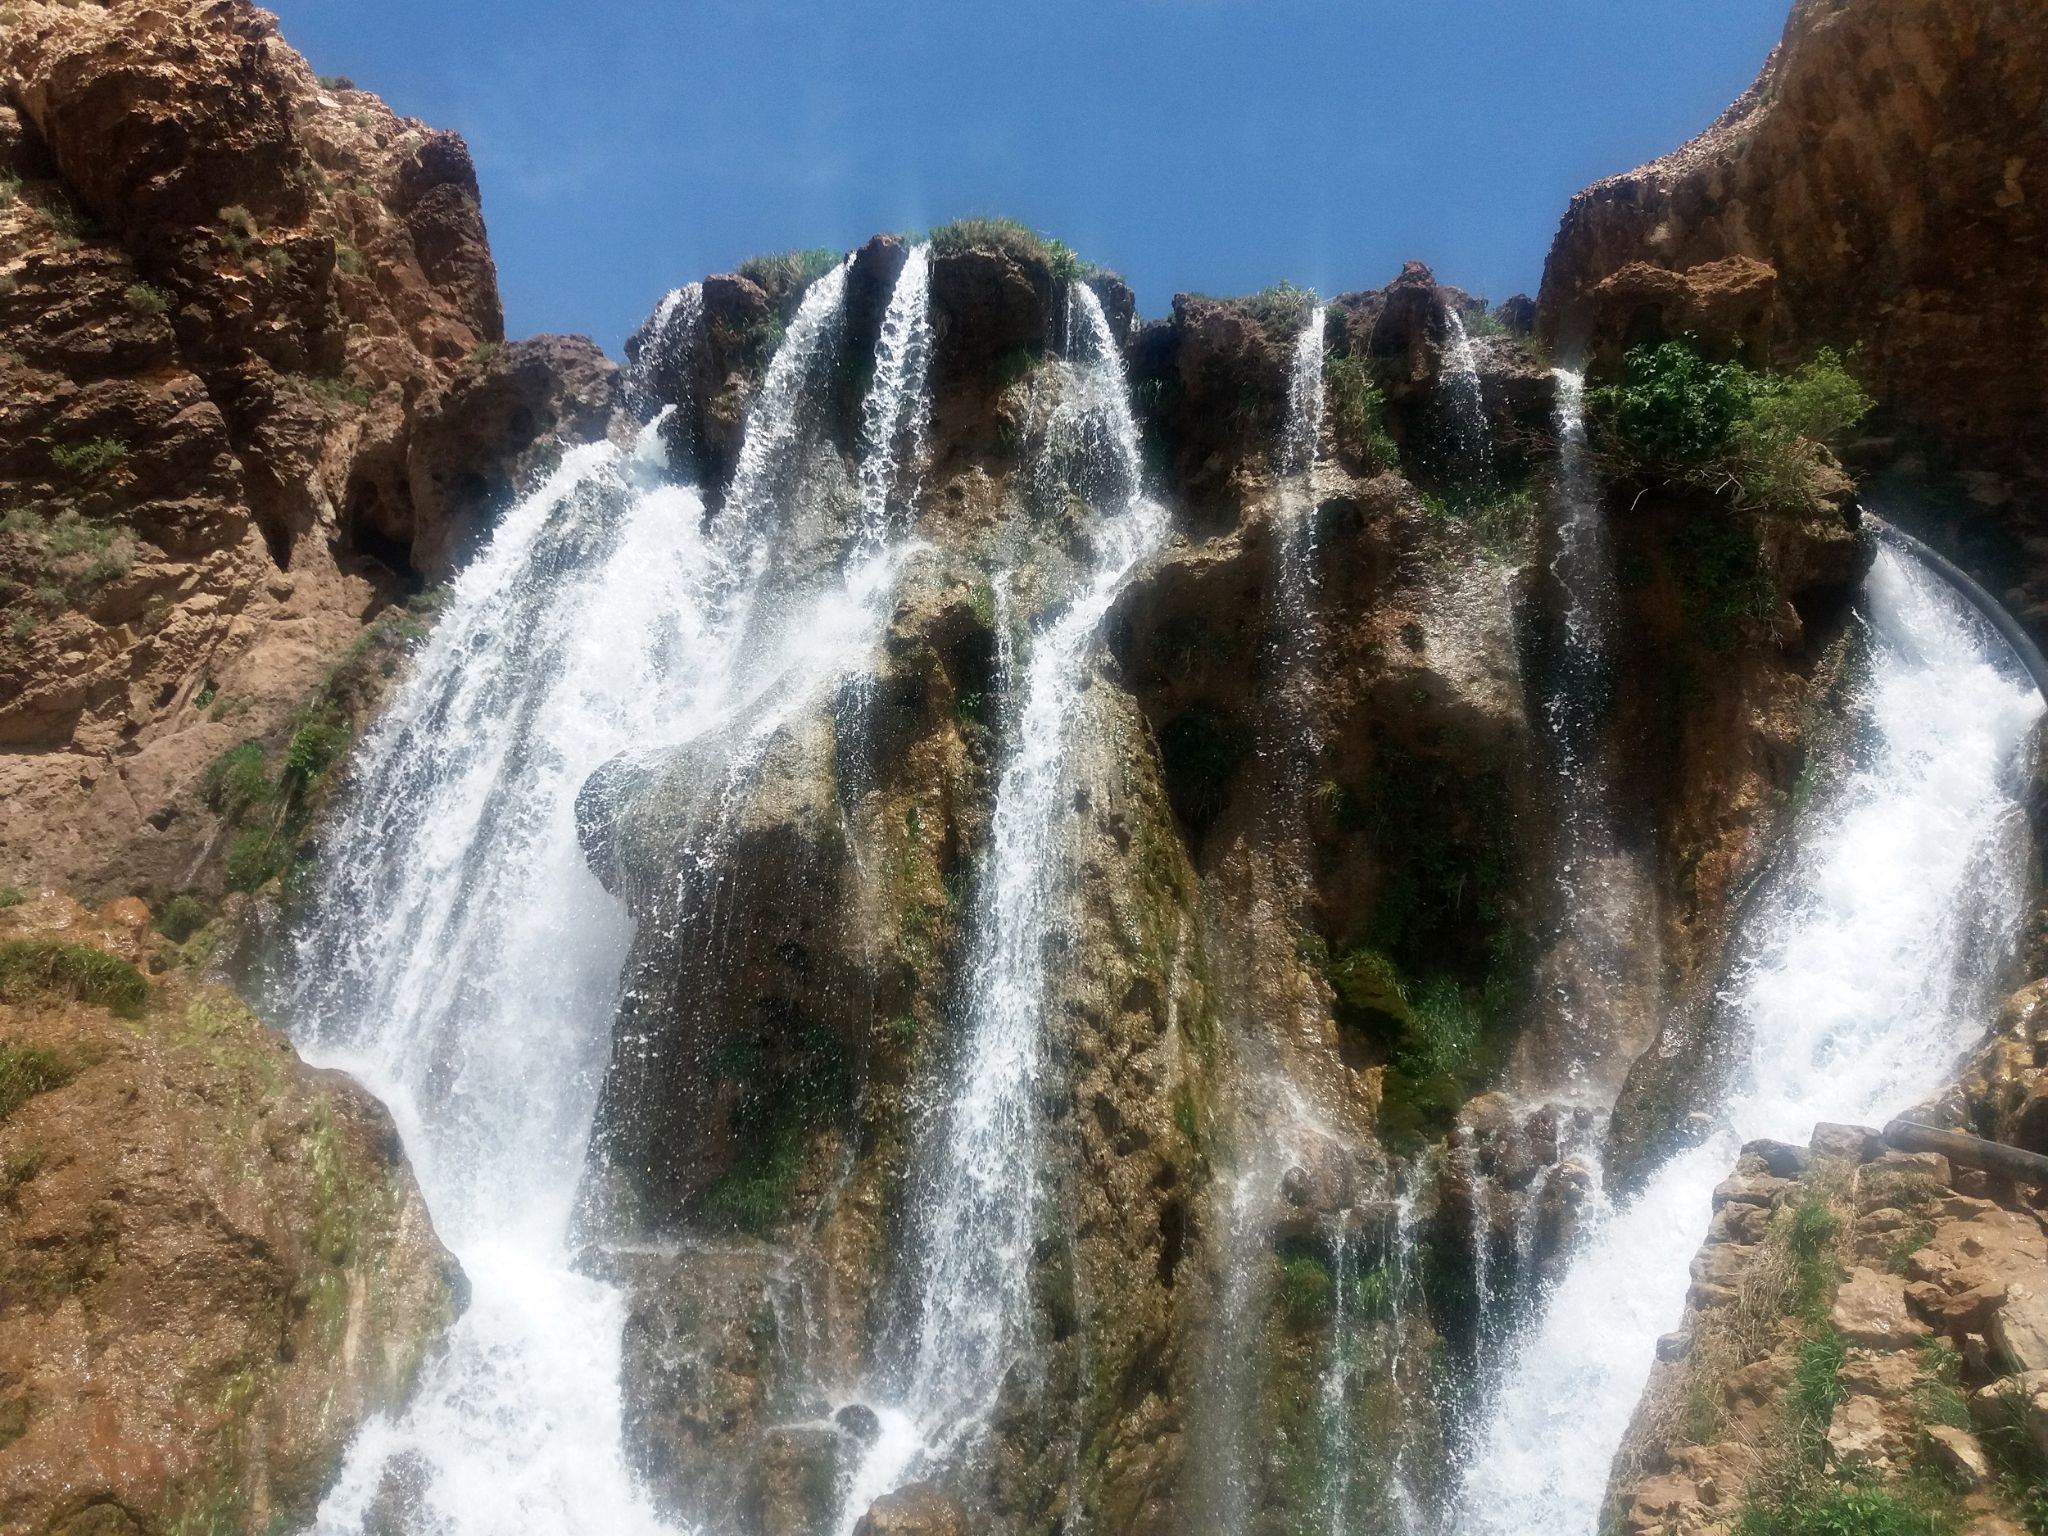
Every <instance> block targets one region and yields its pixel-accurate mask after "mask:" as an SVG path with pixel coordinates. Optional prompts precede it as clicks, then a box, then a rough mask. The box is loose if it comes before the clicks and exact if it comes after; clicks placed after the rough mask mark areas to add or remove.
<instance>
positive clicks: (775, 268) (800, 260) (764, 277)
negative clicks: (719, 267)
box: [739, 245, 846, 298]
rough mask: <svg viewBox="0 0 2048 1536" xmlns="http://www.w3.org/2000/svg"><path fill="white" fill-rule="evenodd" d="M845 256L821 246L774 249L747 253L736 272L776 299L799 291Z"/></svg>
mask: <svg viewBox="0 0 2048 1536" xmlns="http://www.w3.org/2000/svg"><path fill="white" fill-rule="evenodd" d="M845 259H846V255H845V253H844V252H843V251H835V250H832V249H830V248H829V247H827V246H822V245H820V246H813V247H812V248H810V249H809V250H802V251H777V252H775V253H773V254H772V255H767V256H749V257H748V258H747V259H746V260H745V261H743V262H741V263H740V272H739V275H740V276H741V277H744V278H745V279H746V280H747V281H748V282H750V283H753V284H754V285H755V286H756V287H759V288H762V289H765V290H766V291H767V292H768V293H769V295H770V296H772V297H777V298H779V297H781V296H783V295H785V294H787V293H791V292H801V291H802V290H803V289H805V288H807V287H809V286H810V285H811V284H812V283H813V282H815V281H817V280H818V279H819V278H821V277H823V276H824V275H825V274H826V273H827V272H830V271H831V270H832V269H833V268H834V267H836V266H838V265H839V263H840V262H842V261H844V260H845Z"/></svg>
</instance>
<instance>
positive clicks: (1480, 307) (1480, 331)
mask: <svg viewBox="0 0 2048 1536" xmlns="http://www.w3.org/2000/svg"><path fill="white" fill-rule="evenodd" d="M1459 318H1460V319H1462V320H1463V321H1464V322H1465V334H1466V335H1467V336H1505V335H1507V333H1508V327H1507V322H1506V321H1504V320H1502V319H1501V317H1500V316H1499V315H1496V314H1495V313H1494V312H1493V306H1492V305H1490V304H1488V303H1487V302H1486V300H1484V299H1481V300H1479V302H1478V303H1477V304H1476V305H1475V306H1474V307H1473V308H1471V309H1469V310H1465V311H1462V312H1461V313H1460V315H1459Z"/></svg>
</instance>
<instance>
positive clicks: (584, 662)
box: [284, 267, 891, 1536]
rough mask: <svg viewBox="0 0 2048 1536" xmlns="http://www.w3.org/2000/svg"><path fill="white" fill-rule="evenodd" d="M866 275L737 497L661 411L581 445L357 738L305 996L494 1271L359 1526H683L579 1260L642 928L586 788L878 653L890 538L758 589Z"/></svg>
mask: <svg viewBox="0 0 2048 1536" xmlns="http://www.w3.org/2000/svg"><path fill="white" fill-rule="evenodd" d="M844 287H845V269H844V268H843V267H842V268H840V269H838V270H837V271H836V272H834V273H830V274H827V275H826V276H825V277H823V278H820V279H819V280H818V281H817V282H816V283H814V284H813V285H812V287H811V288H810V290H809V291H807V293H806V294H805V297H804V299H803V301H802V303H801V305H800V306H799V308H798V311H797V314H796V316H795V317H794V319H793V321H792V323H791V325H790V328H789V332H788V334H787V336H786V338H785V340H784V342H783V345H782V347H781V348H780V349H779V351H778V352H777V354H776V356H775V358H774V359H773V361H772V362H771V364H770V367H769V369H768V373H767V376H766V378H765V380H764V382H763V387H762V390H761V394H760V397H759V400H758V402H757V405H756V408H755V410H754V412H753V413H752V415H750V418H749V421H748V427H747V433H746V440H745V445H744V446H743V449H742V453H741V464H740V472H739V474H738V475H737V476H736V478H735V483H734V486H733V490H732V492H731V493H730V494H729V495H728V497H727V499H726V503H725V506H724V508H723V509H722V510H721V512H720V513H719V515H718V516H717V517H716V518H715V519H712V520H710V521H709V522H708V523H707V520H706V518H705V515H704V505H703V501H702V499H701V497H700V496H699V495H698V493H697V491H696V490H695V489H693V488H691V487H689V486H685V485H678V484H674V483H670V482H669V481H668V479H667V478H666V477H665V475H664V474H663V473H662V472H661V467H660V465H659V458H660V454H659V449H658V447H657V444H658V442H659V430H660V428H661V426H662V424H663V423H662V421H661V419H659V418H657V419H656V420H655V421H654V422H653V423H651V424H650V425H649V426H648V427H647V428H646V429H645V430H644V431H643V432H642V434H641V437H640V441H639V445H638V447H637V448H636V450H635V452H634V453H633V454H631V455H630V456H629V455H623V454H621V453H620V452H619V451H618V450H617V449H615V448H613V447H611V446H609V445H605V444H596V445H591V446H588V447H583V448H578V449H574V450H572V451H571V452H570V453H568V454H567V455H565V456H564V459H563V461H562V464H561V465H560V467H559V468H558V469H557V470H556V472H555V473H554V474H553V476H551V477H550V479H549V480H548V481H547V483H546V484H545V485H543V486H542V487H540V488H539V489H538V490H536V491H535V492H533V493H532V494H531V495H529V496H528V497H527V498H526V499H525V500H523V501H522V502H520V503H519V504H518V505H517V506H515V507H514V508H513V509H512V510H511V511H509V512H508V513H507V514H506V515H505V517H504V518H503V520H502V521H501V522H500V524H499V525H498V527H497V529H496V530H495V531H494V533H493V535H492V537H491V540H490V542H489V544H488V546H487V547H486V548H485V549H484V551H483V552H482V553H481V554H480V556H479V557H478V559H477V560H476V561H475V562H474V563H473V564H472V565H471V566H470V567H469V568H468V569H466V570H465V571H464V572H463V573H462V574H461V576H460V577H458V578H457V580H456V582H455V584H454V587H453V591H452V595H451V600H450V603H449V606H448V609H447V611H446V613H445V615H444V616H443V618H442V619H441V621H440V623H439V624H438V625H437V626H436V628H435V630H434V632H433V635H432V637H431V638H430V639H429V641H428V642H427V644H426V646H425V647H424V649H423V650H422V652H421V653H420V655H419V656H418V657H417V658H416V661H415V664H414V666H413V669H412V672H411V674H410V676H409V677H408V678H407V680H406V682H405V683H404V684H403V686H402V687H401V688H400V689H399V691H398V694H397V696H396V697H395V698H394V700H393V701H392V703H391V705H390V706H389V708H388V709H387V710H386V712H385V714H384V715H383V716H382V718H381V719H380V720H379V722H378V723H377V725H376V726H375V728H374V729H373V730H372V731H371V733H370V734H369V736H368V737H367V738H366V740H365V741H364V743H363V744H362V746H361V747H360V748H359V749H358V751H357V753H356V755H355V758H354V759H353V763H352V774H351V789H350V793H349V798H348V800H347V802H346V805H345V808H344V812H343V814H342V815H341V817H340V818H339V819H338V821H337V823H336V824H335V826H334V828H333V830H332V832H331V833H330V834H329V836H328V840H327V846H328V848H329V849H330V854H329V857H328V858H327V860H326V861H325V863H324V865H323V875H322V880H321V884H320V887H319V889H318V891H317V893H316V895H315V897H314V899H313V901H312V903H311V905H310V916H309V917H308V919H307V921H306V922H305V923H304V924H302V925H301V927H300V929H299V931H298V932H297V934H296V936H295V948H294V960H295V964H294V975H293V979H292V981H291V984H290V987H289V989H288V992H287V995H286V997H285V999H284V1001H285V1012H286V1015H287V1016H288V1017H289V1018H290V1019H291V1021H292V1023H293V1026H294V1032H295V1034H296V1036H297V1038H298V1039H299V1041H300V1042H301V1044H302V1045H303V1047H304V1048H305V1050H306V1053H307V1055H308V1056H309V1057H311V1058H312V1059H315V1060H319V1061H322V1062H324V1063H327V1064H331V1065H335V1066H340V1067H343V1068H345V1069H347V1070H349V1071H351V1072H352V1073H354V1074H355V1075H356V1076H357V1077H359V1078H360V1079H361V1080H362V1081H364V1082H365V1083H366V1084H367V1085H368V1086H369V1087H371V1088H372V1089H373V1090H374V1091H376V1092H377V1093H378V1094H379V1095H380V1096H381V1097H383V1098H384V1100H385V1101H386V1102H387V1103H388V1104H389V1105H390V1106H391V1108H392V1111H393V1114H394V1117H395V1118H396V1120H397V1122H398V1125H399V1127H400V1130H401V1133H402V1135H403V1137H404V1140H405V1143H406V1147H407V1150H408V1152H409V1154H410V1156H411V1159H412V1162H413V1165H414V1169H415V1172H416V1174H417V1176H418V1178H419V1182H420V1186H421V1189H422V1191H423V1193H424V1195H425V1197H426V1200H427V1204H428V1208H429V1210H430V1211H431V1213H432V1215H433V1218H434V1221H435V1225H436V1228H437V1230H438V1231H439V1233H440V1235H441V1237H442V1238H443V1240H444V1241H445V1242H447V1244H448V1245H449V1246H450V1247H451V1248H452V1249H453V1250H454V1251H455V1253H456V1255H457V1257H458V1258H459V1259H460V1260H461V1262H462V1265H463V1268H464V1271H465V1272H466V1274H467V1276H468V1278H469V1282H470V1285H471V1300H470V1304H469V1306H468V1309H467V1311H466V1312H465V1313H464V1314H463V1316H462V1317H461V1318H460V1319H459V1320H458V1321H457V1323H456V1324H455V1325H454V1327H453V1328H452V1329H451V1330H450V1332H449V1334H448V1336H447V1338H446V1339H445V1341H444V1343H443V1344H442V1346H441V1347H440V1348H439V1349H438V1350H437V1352H436V1353H435V1354H434V1355H433V1356H432V1357H430V1359H429V1361H428V1362H427V1364H426V1366H425V1368H424V1370H423V1374H422V1379H421V1382H420V1385H419V1388H418V1390H417V1392H416V1394H415V1396H414V1398H413V1401H412V1403H411V1404H410V1406H409V1407H408V1408H407V1409H406V1411H405V1413H404V1414H403V1415H402V1416H401V1417H399V1418H397V1419H386V1418H379V1419H374V1420H372V1421H371V1422H370V1423H368V1424H367V1425H366V1426H365V1427H364V1429H363V1430H362V1432H361V1433H360V1434H359V1435H358V1437H357V1439H356V1441H355V1442H354V1444H353V1445H352V1446H351V1448H350V1451H349V1454H348V1456H347V1459H346V1462H345V1464H344V1466H343V1469H342V1471H341V1474H340V1477H339V1479H338V1481H337V1483H336V1485H335V1487H334V1488H333V1490H332V1491H331V1493H330V1495H329V1497H328V1498H327V1500H326V1502H325V1503H324V1504H323V1506H322V1508H321V1511H320V1515H319V1520H318V1529H319V1530H320V1531H321V1532H322V1533H333V1536H344V1533H355V1532H360V1531H363V1530H365V1529H366V1528H367V1524H368V1522H369V1521H370V1520H371V1518H372V1511H373V1506H374V1505H375V1503H376V1502H377V1500H378V1498H379V1495H380V1490H382V1489H383V1487H384V1485H385V1483H386V1480H387V1476H388V1475H393V1474H395V1475H396V1476H397V1477H398V1478H399V1480H400V1481H401V1483H406V1484H410V1485H411V1486H412V1488H413V1489H414V1490H415V1496H416V1498H417V1500H418V1503H419V1515H420V1519H421V1521H422V1522H423V1523H422V1527H421V1528H422V1529H424V1530H427V1531H431V1532H433V1533H435V1536H501V1533H508V1532H512V1531H526V1530H536V1529H537V1530H547V1531H552V1532H566V1533H589V1536H614V1533H636V1532H637V1533H648V1536H651V1533H655V1532H659V1531H663V1530H666V1529H668V1527H666V1526H664V1525H663V1524H662V1522H661V1521H659V1520H658V1519H657V1517H656V1516H655V1514H654V1512H653V1510H652V1509H651V1508H650V1507H649V1505H648V1504H647V1502H646V1501H645V1499H644V1498H643V1497H642V1496H641V1495H640V1494H639V1492H638V1491H637V1489H636V1487H635V1485H634V1481H633V1478H632V1476H631V1474H630V1472H629V1470H628V1468H627V1466H626V1464H625V1459H624V1456H623V1454H622V1450H621V1443H620V1429H621V1404H620V1400H619V1366H620V1348H621V1346H620V1330H621V1325H622V1321H623V1302H622V1298H621V1297H620V1295H619V1293H618V1292H617V1291H616V1290H615V1289H614V1288H613V1287H612V1286H610V1285H608V1284H605V1283H603V1282H600V1281H598V1280H596V1279H594V1278H591V1277H589V1276H587V1275H584V1274H580V1273H578V1272H577V1270H576V1269H575V1267H574V1265H573V1252H572V1245H571V1235H570V1233H571V1220H572V1210H573V1206H574V1202H575V1199H576V1195H577V1190H578V1184H579V1181H580V1179H581V1177H582V1174H583V1166H584V1156H585V1151H586V1148H587V1145H588V1142H589V1138H590V1132H591V1121H592V1116H593V1113H594V1110H595V1105H596V1099H597V1091H598V1085H599V1081H600V1078H601V1077H602V1074H603V1071H604V1067H605V1063H606V1060H607V1057H608V1055H609V1051H610V1031H611V1024H612V1019H613V1014H614V1008H615V1002H616V996H617V991H618V985H619V970H620V966H621V963H622V961H623V959H624V956H625V953H626V949H627V945H628V943H629V941H630V939H631V936H632V935H631V924H630V921H629V920H628V918H627V916H626V914H625V913H624V911H623V910H622V908H621V907H620V906H619V904H618V903H617V902H616V901H615V900H614V899H613V898H612V897H611V896H610V895H608V894H607V893H606V892H605V891H604V889H603V888H602V887H601V886H600V885H599V884H598V883H597V881H596V879H595V878H594V877H593V876H592V875H591V874H590V872H589V870H588V869H587V867H586V866H585V863H584V859H583V853H582V850H581V846H580V843H579V839H578V836H577V829H576V819H575V801H576V796H577V792H578V790H579V789H580V788H581V786H582V785H583V784H584V782H585V780H586V779H588V778H589V776H590V775H591V774H592V772H593V771H595V770H596V769H597V768H599V767H600V766H601V765H603V764H604V763H606V762H607V761H609V760H610V759H612V758H613V757H615V756H617V755H619V754H622V753H627V752H634V753H639V754H645V755H648V756H650V757H651V756H652V755H653V754H656V753H658V752H660V751H661V750H662V749H664V748H667V747H672V746H675V745H678V744H681V743H683V742H686V741H689V740H692V739H695V738H697V737H699V736H702V735H704V734H705V733H707V732H710V731H714V730H718V729H722V728H723V727H724V726H725V725H727V724H728V723H730V722H733V721H735V720H738V721H740V722H742V723H743V724H744V726H745V727H746V729H745V732H744V736H745V738H746V739H748V740H758V739H760V738H762V737H763V736H765V735H766V734H767V733H768V732H769V731H770V730H772V728H773V725H774V722H775V721H777V720H779V719H782V718H785V717H787V715H788V714H789V713H790V712H791V711H792V710H793V709H794V708H795V707H796V706H797V705H798V704H799V703H800V702H801V701H803V700H804V699H806V698H810V697H814V696H815V694H816V691H817V690H818V689H820V688H822V687H824V686H825V685H826V684H827V683H829V681H830V680H831V679H832V678H834V677H836V676H838V675H841V674H843V673H844V672H845V671H846V670H848V669H849V668H852V667H856V666H859V665H860V664H861V663H862V661H863V659H864V658H865V657H866V656H867V655H869V654H870V653H871V650H872V646H873V644H874V641H875V638H876V636H877V634H878V633H879V629H880V624H881V620H882V617H883V611H884V608H885V604H884V603H883V602H882V601H881V599H882V598H883V596H885V594H886V592H887V590H888V582H887V575H888V572H889V570H890V569H891V562H890V560H889V559H888V558H887V557H886V556H884V557H877V558H873V559H868V560H864V561H858V562H855V563H853V564H852V565H851V566H850V567H849V569H848V570H847V572H846V573H845V576H844V579H843V581H841V582H838V583H830V582H828V583H827V584H826V586H825V587H824V588H823V589H822V590H821V589H819V588H817V587H816V586H815V584H814V585H813V586H811V587H809V588H805V589H797V590H792V591H789V592H776V591H764V590H763V588H764V576H765V575H766V574H767V572H768V571H769V568H770V560H769V551H770V550H771V549H772V548H773V547H774V546H775V545H776V544H777V542H778V539H779V538H780V536H781V530H782V528H783V526H784V524H785V523H786V522H787V520H788V518H789V517H790V516H791V515H793V514H792V513H791V512H790V511H789V508H788V506H787V504H786V498H785V497H783V496H782V495H780V494H779V493H778V487H779V486H780V485H781V484H782V482H783V481H784V479H785V478H786V477H785V474H784V471H785V470H786V469H787V467H788V466H787V464H786V463H785V462H784V461H786V460H787V459H788V458H789V457H790V456H791V455H792V453H793V450H794V449H795V447H796V446H797V444H798V443H799V441H800V439H801V437H802V433H803V430H804V422H805V418H806V415H807V413H809V412H811V411H812V410H813V409H814V400H815V397H816V396H817V394H818V393H819V392H820V389H821V388H822V386H823V385H825V384H827V383H829V376H830V370H829V366H828V365H829V363H830V361H831V358H832V353H833V343H834V340H835V338H836V336H837V333H838V330H839V316H840V314H841V312H842V310H843V297H844ZM682 292H683V293H684V294H685V295H687V293H688V290H682ZM677 302H678V303H681V302H685V300H678V301H677ZM665 307H666V306H665Z"/></svg>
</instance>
